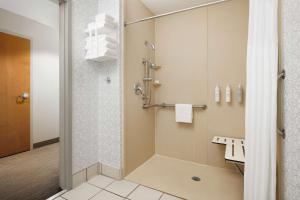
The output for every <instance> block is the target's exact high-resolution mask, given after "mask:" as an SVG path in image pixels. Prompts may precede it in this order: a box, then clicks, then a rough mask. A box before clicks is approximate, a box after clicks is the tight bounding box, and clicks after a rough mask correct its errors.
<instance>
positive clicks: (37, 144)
mask: <svg viewBox="0 0 300 200" xmlns="http://www.w3.org/2000/svg"><path fill="white" fill-rule="evenodd" d="M58 142H59V138H53V139H50V140H46V141H42V142H37V143H34V144H33V148H34V149H37V148H40V147H44V146H47V145H50V144H55V143H58Z"/></svg>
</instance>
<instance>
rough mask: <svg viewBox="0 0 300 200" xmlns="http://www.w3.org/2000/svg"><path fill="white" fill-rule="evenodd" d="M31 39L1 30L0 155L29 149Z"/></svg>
mask: <svg viewBox="0 0 300 200" xmlns="http://www.w3.org/2000/svg"><path fill="white" fill-rule="evenodd" d="M29 94H30V41H29V40H28V39H24V38H20V37H17V36H13V35H9V34H6V33H1V32H0V157H4V156H9V155H12V154H16V153H20V152H23V151H28V150H30V103H29Z"/></svg>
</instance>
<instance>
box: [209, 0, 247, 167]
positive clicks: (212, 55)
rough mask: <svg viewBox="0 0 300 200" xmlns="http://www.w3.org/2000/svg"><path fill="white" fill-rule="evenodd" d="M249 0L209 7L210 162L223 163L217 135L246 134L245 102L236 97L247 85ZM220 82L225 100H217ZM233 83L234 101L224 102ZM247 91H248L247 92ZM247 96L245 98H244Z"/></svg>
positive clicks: (242, 135) (217, 164)
mask: <svg viewBox="0 0 300 200" xmlns="http://www.w3.org/2000/svg"><path fill="white" fill-rule="evenodd" d="M247 27H248V1H247V0H234V1H231V2H229V3H224V4H219V5H216V6H211V7H209V8H208V30H207V31H208V69H209V70H208V91H209V95H208V107H209V109H208V112H207V119H208V120H207V121H208V124H207V135H208V137H207V139H208V140H207V144H208V149H207V159H208V160H207V161H208V162H207V163H208V164H209V165H214V166H224V149H223V147H220V146H218V145H214V144H212V143H211V140H212V138H213V137H214V136H216V135H222V136H228V137H234V138H244V131H245V128H244V124H245V106H244V105H245V104H244V103H245V102H243V103H242V104H239V103H238V102H237V100H236V90H237V87H238V84H241V85H242V86H243V88H244V89H245V88H246V85H245V84H246V60H247V58H246V54H247V35H248V33H247V32H248V28H247ZM216 84H220V85H221V89H222V92H223V93H222V95H221V99H222V103H221V104H219V105H218V104H216V103H214V95H213V92H214V88H215V87H216ZM227 84H230V86H231V87H232V103H230V104H227V103H225V95H224V94H225V87H226V85H227ZM244 94H245V93H244ZM244 99H245V98H244Z"/></svg>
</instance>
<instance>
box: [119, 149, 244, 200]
mask: <svg viewBox="0 0 300 200" xmlns="http://www.w3.org/2000/svg"><path fill="white" fill-rule="evenodd" d="M125 179H127V180H129V181H132V182H136V183H139V184H141V185H145V186H148V187H151V188H153V189H156V190H160V191H163V192H166V193H169V194H172V195H175V196H178V197H180V198H184V199H188V200H242V199H243V184H244V183H243V177H242V176H241V175H240V174H239V173H238V172H236V171H233V170H231V169H224V168H218V167H212V166H208V165H200V164H197V163H193V162H188V161H183V160H178V159H174V158H169V157H165V156H160V155H155V156H153V157H152V158H150V159H149V160H148V161H147V162H145V163H144V164H143V165H141V166H140V167H138V168H137V169H136V170H134V171H133V172H132V173H130V174H129V175H128V176H127V177H125Z"/></svg>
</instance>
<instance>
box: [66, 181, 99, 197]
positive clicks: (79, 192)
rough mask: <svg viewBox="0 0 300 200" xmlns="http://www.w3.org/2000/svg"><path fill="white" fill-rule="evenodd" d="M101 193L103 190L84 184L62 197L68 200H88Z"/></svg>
mask: <svg viewBox="0 0 300 200" xmlns="http://www.w3.org/2000/svg"><path fill="white" fill-rule="evenodd" d="M100 191H101V189H100V188H97V187H96V186H92V185H90V184H87V183H83V184H82V185H80V186H78V187H77V188H75V189H73V190H71V191H69V192H67V193H65V194H63V195H62V197H63V198H65V199H67V200H88V199H90V198H91V197H93V196H94V195H96V194H97V193H98V192H100Z"/></svg>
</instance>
